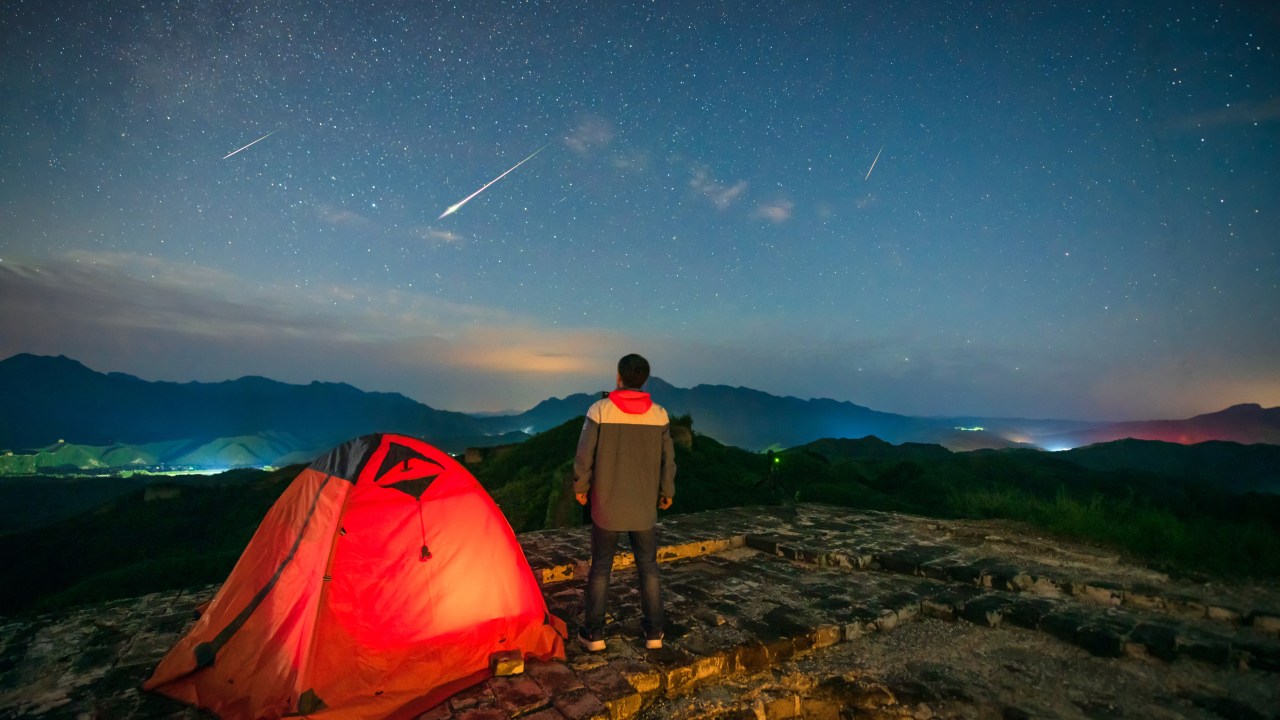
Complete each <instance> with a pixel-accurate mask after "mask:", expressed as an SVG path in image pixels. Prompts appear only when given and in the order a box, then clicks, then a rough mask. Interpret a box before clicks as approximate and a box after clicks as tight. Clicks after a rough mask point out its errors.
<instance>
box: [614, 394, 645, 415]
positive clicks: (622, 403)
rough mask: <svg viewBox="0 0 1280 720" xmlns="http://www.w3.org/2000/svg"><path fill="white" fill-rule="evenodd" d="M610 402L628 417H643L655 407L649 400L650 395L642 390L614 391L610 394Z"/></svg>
mask: <svg viewBox="0 0 1280 720" xmlns="http://www.w3.org/2000/svg"><path fill="white" fill-rule="evenodd" d="M609 400H611V401H612V402H613V404H614V405H617V406H618V409H619V410H621V411H622V412H624V413H627V414H628V415H643V414H645V413H647V412H649V408H651V407H653V400H651V399H649V393H647V392H643V391H641V390H614V391H613V392H611V393H609Z"/></svg>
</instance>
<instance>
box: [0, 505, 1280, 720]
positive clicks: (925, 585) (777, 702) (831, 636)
mask: <svg viewBox="0 0 1280 720" xmlns="http://www.w3.org/2000/svg"><path fill="white" fill-rule="evenodd" d="M1010 528H1011V526H1009V525H1007V524H1006V525H999V524H996V523H994V522H982V523H977V522H968V523H966V522H957V521H938V520H930V519H925V518H913V517H910V516H905V515H895V514H890V513H859V512H854V511H849V510H842V509H838V508H826V507H823V506H809V505H802V506H798V507H795V508H791V509H777V508H739V509H732V510H725V511H717V512H714V513H703V514H701V515H697V516H671V517H670V518H669V519H667V520H665V521H664V523H663V525H662V527H661V529H660V533H659V536H660V540H661V542H662V543H663V551H662V557H663V559H664V560H665V561H666V562H664V564H663V570H662V573H663V588H664V594H665V598H666V604H667V611H668V616H669V622H668V627H667V646H666V647H664V648H663V649H661V650H659V651H647V650H646V649H645V648H644V643H643V639H642V636H641V633H640V617H641V613H640V604H639V595H638V593H637V591H636V587H635V579H636V578H635V570H634V568H633V567H628V561H627V560H626V559H625V558H624V559H623V561H622V563H621V565H620V569H619V570H618V571H617V572H616V574H615V577H614V582H613V585H612V586H611V597H610V605H609V611H610V615H609V618H608V624H607V627H606V637H607V640H608V648H607V650H606V651H605V652H603V653H600V654H587V653H584V652H582V651H581V650H580V649H579V648H578V646H577V644H576V642H572V641H570V642H568V643H567V650H568V658H567V661H566V662H564V663H559V662H550V663H543V662H537V661H529V662H528V663H527V664H526V666H525V674H524V675H523V676H515V677H510V678H494V679H491V680H489V681H486V682H485V683H482V684H480V685H478V686H476V687H474V688H471V689H468V690H465V691H463V692H462V693H459V694H458V695H455V696H454V697H453V698H451V699H450V700H449V701H448V702H446V703H445V704H443V705H441V706H439V707H438V708H436V709H434V710H433V711H432V712H431V713H428V714H427V715H426V717H427V718H428V720H445V718H451V719H452V718H461V717H472V718H487V717H492V718H498V717H502V718H510V717H518V718H521V720H523V719H524V718H537V719H538V720H558V719H559V718H560V717H566V718H574V719H578V718H597V717H610V718H623V717H634V716H636V715H638V714H641V713H643V714H644V715H645V716H646V717H653V718H657V717H667V716H668V714H667V713H668V711H674V708H675V707H676V706H674V705H671V703H676V702H684V700H682V698H688V699H690V700H689V702H688V703H686V704H685V705H681V706H679V707H680V708H682V709H681V712H684V711H685V710H687V711H688V713H690V714H689V715H687V717H689V718H693V717H698V718H712V717H715V718H730V717H739V716H740V717H759V716H760V715H761V714H762V713H763V714H765V715H768V714H769V713H773V714H774V715H777V716H781V715H785V714H787V713H797V714H796V715H794V716H796V717H799V716H801V714H803V716H805V717H837V716H839V714H840V713H841V712H844V713H846V714H849V713H854V712H857V713H874V714H875V716H876V717H889V716H892V717H911V716H916V717H932V716H935V715H937V716H949V717H1000V716H1001V715H1002V713H1003V714H1005V715H1007V716H1009V717H1017V716H1019V715H1018V714H1019V713H1023V716H1026V717H1059V716H1060V717H1078V716H1080V713H1084V714H1085V715H1089V714H1091V713H1092V714H1104V715H1105V714H1108V713H1111V714H1119V713H1121V711H1123V712H1124V713H1127V715H1126V716H1128V717H1146V716H1148V715H1151V714H1149V713H1144V712H1141V709H1142V708H1143V707H1144V705H1143V703H1146V704H1147V706H1148V707H1150V708H1153V709H1156V710H1158V712H1155V713H1154V715H1151V716H1157V717H1158V716H1165V717H1181V716H1185V715H1186V712H1184V711H1185V710H1186V707H1190V706H1189V705H1187V703H1189V702H1191V701H1190V700H1187V698H1190V697H1195V698H1197V699H1198V700H1197V702H1199V703H1200V704H1199V705H1196V707H1204V708H1230V709H1232V710H1233V711H1239V712H1237V713H1236V716H1241V717H1244V716H1248V715H1247V712H1245V711H1255V710H1256V711H1258V712H1261V710H1260V708H1269V707H1276V706H1280V698H1278V697H1277V691H1275V690H1273V689H1272V688H1274V687H1275V686H1277V685H1280V683H1277V682H1276V673H1277V672H1280V668H1278V667H1277V664H1278V662H1280V661H1278V660H1277V646H1278V645H1280V637H1278V636H1280V620H1278V619H1277V618H1278V617H1280V613H1277V612H1276V611H1275V610H1274V608H1277V607H1280V591H1277V589H1276V588H1274V587H1268V586H1257V585H1255V586H1244V585H1239V584H1235V585H1225V584H1216V585H1210V584H1207V583H1206V584H1196V583H1194V582H1190V581H1178V580H1170V579H1169V578H1167V577H1164V576H1162V575H1160V574H1159V573H1155V572H1152V571H1149V570H1146V569H1144V568H1138V567H1134V566H1128V565H1125V564H1123V563H1121V562H1120V561H1119V560H1118V559H1117V558H1115V557H1114V556H1108V555H1102V554H1098V553H1096V552H1095V551H1093V550H1092V549H1090V548H1084V547H1078V546H1069V545H1066V544H1064V543H1063V542H1062V541H1060V540H1049V539H1046V540H1043V541H1040V540H1038V539H1036V538H1027V537H1019V536H1016V532H1014V531H1012V530H1011V529H1010ZM993 529H994V530H996V531H995V532H993ZM520 540H521V543H522V545H524V548H525V553H526V556H527V557H528V558H529V560H530V563H531V565H532V566H533V569H534V573H535V577H538V578H539V579H540V580H541V581H542V582H543V583H544V588H543V589H544V595H545V597H546V598H547V601H548V605H549V607H550V608H551V609H552V611H553V612H555V613H557V614H559V615H560V616H561V617H563V618H565V619H566V620H568V621H569V624H570V628H571V630H576V620H577V619H578V618H579V617H580V614H581V612H582V591H583V579H584V577H585V571H586V568H587V554H588V552H589V538H588V536H587V533H586V529H585V528H574V529H569V530H561V531H548V532H542V533H531V534H528V535H525V536H522V537H521V538H520ZM873 559H874V562H873ZM1078 578H1087V579H1086V580H1083V581H1082V580H1079V579H1078ZM213 590H214V589H213V588H208V589H206V590H203V591H201V592H199V593H190V594H188V593H157V594H153V595H150V596H146V597H144V598H137V599H134V600H131V601H124V602H116V603H110V604H106V605H101V606H96V607H92V608H83V609H80V610H74V611H70V612H67V613H62V614H59V615H53V616H44V617H40V618H23V619H9V620H3V621H0V720H7V718H18V717H23V718H26V717H31V718H49V719H52V718H63V717H66V718H73V717H86V718H87V717H92V716H95V715H96V716H98V717H104V718H109V717H130V718H134V717H136V718H141V719H143V720H150V719H153V718H190V719H191V720H194V719H195V718H203V717H204V715H203V714H202V713H200V712H199V711H198V710H195V709H192V708H188V707H186V706H184V705H181V704H178V703H175V702H173V701H170V700H167V699H165V698H162V697H158V696H155V695H152V694H147V693H141V692H139V691H138V690H137V686H138V684H139V683H140V682H141V681H142V680H143V679H145V677H146V675H147V674H148V673H149V671H150V668H151V667H153V666H154V663H155V662H156V661H157V660H158V659H159V657H160V656H162V655H163V654H164V653H165V652H166V651H167V650H168V648H169V647H171V646H172V645H173V643H174V642H176V641H177V639H178V638H179V637H180V636H181V634H182V633H183V632H184V631H185V629H186V627H187V626H188V625H189V624H190V622H191V619H192V612H191V611H192V609H193V608H194V607H196V606H197V605H198V604H200V603H202V602H204V601H207V600H208V599H209V597H211V595H212V592H213ZM1118 605H1119V606H1120V607H1117V606H1118ZM958 617H964V618H966V619H968V620H970V622H965V623H941V622H939V621H938V619H939V618H940V619H948V620H953V619H956V618H958ZM974 622H976V623H978V624H980V625H982V626H984V627H987V628H992V627H994V628H995V629H983V630H980V629H978V628H976V627H975V625H974V624H972V623H974ZM925 629H928V632H927V633H923V634H922V631H923V630H925ZM969 633H977V634H969ZM950 635H955V636H957V637H963V638H964V640H963V642H962V645H963V648H964V650H965V652H964V653H963V654H956V655H955V657H954V658H953V659H952V660H947V659H946V658H948V657H950V656H951V655H952V645H953V644H954V643H955V641H953V640H950V639H947V640H943V639H940V638H942V637H943V636H948V637H949V636H950ZM899 638H901V639H899ZM886 643H887V645H886ZM899 645H901V647H898V646H899ZM1022 645H1036V646H1037V650H1036V652H1035V653H1032V654H1030V655H1025V656H1024V655H1020V654H1019V653H1020V652H1021V650H1014V649H1011V648H1017V647H1021V646H1022ZM895 647H897V648H898V649H897V650H895V651H894V652H889V653H888V655H885V652H886V650H885V648H890V649H893V648H895ZM874 648H880V649H878V650H877V649H874ZM895 652H897V653H899V654H905V655H911V654H912V653H914V654H915V657H914V659H913V660H911V661H910V662H907V663H906V664H903V665H901V666H900V667H897V668H896V669H894V670H893V672H892V673H889V674H884V673H880V670H881V669H882V667H881V665H882V664H883V663H884V662H886V661H885V659H884V658H886V657H893V656H895ZM1073 653H1074V654H1073ZM939 656H941V657H939ZM1040 656H1045V657H1053V658H1056V660H1054V662H1056V663H1058V666H1055V667H1047V666H1045V667H1042V665H1043V663H1041V661H1040V660H1039V659H1037V658H1038V657H1040ZM1134 657H1137V658H1142V659H1143V661H1142V662H1135V661H1134V660H1130V659H1126V658H1134ZM832 662H834V663H837V667H832V668H829V669H828V670H826V671H824V672H823V673H818V674H811V673H808V672H807V671H805V672H801V671H800V670H792V669H788V668H807V667H811V666H814V665H815V664H816V665H817V666H823V664H824V663H832ZM949 663H950V664H949ZM1098 663H1112V664H1119V665H1105V666H1104V665H1099V664H1098ZM987 666H990V668H992V669H991V670H990V671H989V674H988V675H983V676H981V677H977V676H974V675H973V668H975V667H987ZM885 667H887V666H885ZM1121 667H1123V668H1128V669H1127V670H1124V671H1123V672H1118V670H1117V668H1121ZM852 668H857V669H858V672H856V673H851V669H852ZM984 672H986V671H984ZM1160 672H1168V673H1172V676H1173V677H1176V678H1185V679H1186V681H1185V684H1184V686H1185V687H1186V688H1197V689H1196V690H1195V691H1194V693H1191V691H1190V690H1188V691H1187V692H1188V693H1191V694H1185V693H1184V694H1183V695H1177V693H1175V692H1173V691H1170V690H1167V689H1166V690H1160V691H1157V690H1156V684H1151V685H1150V686H1143V687H1149V689H1148V690H1143V691H1142V692H1146V693H1148V694H1146V695H1142V694H1141V692H1139V693H1137V694H1134V693H1132V692H1131V693H1129V694H1128V695H1126V694H1125V693H1126V692H1127V691H1126V690H1125V689H1123V688H1121V686H1117V685H1115V683H1116V682H1117V681H1116V677H1117V676H1118V675H1119V676H1123V675H1125V673H1129V674H1133V673H1137V674H1139V675H1141V674H1142V673H1152V674H1155V673H1160ZM760 673H764V675H760ZM877 673H879V674H877ZM753 677H754V678H757V680H758V682H756V684H754V685H752V684H750V683H747V681H746V680H745V678H753ZM802 677H803V678H808V680H807V681H805V682H799V681H797V678H802ZM833 678H836V679H834V680H833ZM1064 678H1069V679H1070V683H1068V685H1074V684H1077V683H1084V684H1087V685H1089V686H1090V688H1091V690H1090V692H1089V693H1084V694H1079V695H1071V696H1070V697H1066V696H1064V697H1062V698H1059V699H1060V700H1062V702H1063V703H1065V704H1063V705H1062V706H1061V707H1064V708H1069V709H1070V711H1071V712H1074V713H1076V714H1075V715H1072V714H1071V712H1064V713H1063V714H1061V715H1058V714H1055V713H1057V710H1056V709H1055V706H1053V705H1052V704H1046V703H1047V701H1044V702H1040V701H1033V700H1026V699H1025V697H1024V696H1027V695H1028V694H1029V695H1030V696H1032V697H1034V696H1035V695H1036V693H1037V692H1040V691H1041V690H1043V689H1044V688H1045V687H1052V686H1054V685H1055V684H1062V683H1061V680H1062V679H1064ZM1206 678H1208V679H1206ZM740 682H741V683H746V684H740ZM1206 688H1210V689H1208V690H1206ZM1171 693H1172V694H1171ZM1269 693H1270V694H1269ZM1228 697H1231V698H1241V699H1239V700H1231V702H1236V703H1238V707H1237V706H1233V705H1230V704H1229V703H1226V701H1224V700H1223V699H1224V698H1228ZM1169 698H1173V699H1172V700H1170V699H1169ZM1177 702H1180V703H1183V706H1178V707H1174V706H1173V705H1169V706H1168V707H1166V705H1168V704H1169V703H1177ZM706 703H711V704H710V705H707V704H706ZM1179 707H1181V710H1179V709H1178V708H1179ZM646 708H648V709H646ZM1242 708H1243V710H1242ZM832 713H835V714H832ZM1259 716H1260V717H1265V716H1266V715H1265V714H1263V715H1259ZM673 717H675V716H673Z"/></svg>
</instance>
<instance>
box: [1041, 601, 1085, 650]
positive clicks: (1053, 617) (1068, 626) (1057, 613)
mask: <svg viewBox="0 0 1280 720" xmlns="http://www.w3.org/2000/svg"><path fill="white" fill-rule="evenodd" d="M1087 619H1088V618H1087V616H1086V615H1085V614H1084V613H1082V612H1080V611H1079V610H1074V609H1071V608H1058V609H1056V610H1053V611H1052V612H1050V613H1049V614H1048V615H1045V616H1044V617H1043V618H1041V620H1040V631H1041V632H1044V633H1048V634H1049V635H1052V636H1053V637H1055V638H1057V639H1059V640H1061V641H1063V642H1067V643H1071V644H1073V645H1074V644H1075V642H1076V631H1078V630H1079V629H1080V627H1081V626H1083V625H1084V624H1085V622H1086V620H1087Z"/></svg>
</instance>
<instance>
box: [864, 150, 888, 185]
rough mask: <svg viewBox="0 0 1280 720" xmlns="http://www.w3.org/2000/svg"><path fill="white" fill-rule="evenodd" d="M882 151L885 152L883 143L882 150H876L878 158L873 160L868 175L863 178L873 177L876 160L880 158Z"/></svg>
mask: <svg viewBox="0 0 1280 720" xmlns="http://www.w3.org/2000/svg"><path fill="white" fill-rule="evenodd" d="M882 152H884V146H883V145H881V146H880V150H879V151H877V152H876V159H875V160H872V161H871V167H870V168H868V169H867V177H864V178H862V179H863V180H866V179H867V178H869V177H871V171H872V170H875V169H876V160H879V159H880V153H882Z"/></svg>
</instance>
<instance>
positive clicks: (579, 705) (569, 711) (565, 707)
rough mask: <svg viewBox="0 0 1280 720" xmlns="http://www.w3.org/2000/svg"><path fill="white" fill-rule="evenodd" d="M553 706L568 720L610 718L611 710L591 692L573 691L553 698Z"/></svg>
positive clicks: (583, 690)
mask: <svg viewBox="0 0 1280 720" xmlns="http://www.w3.org/2000/svg"><path fill="white" fill-rule="evenodd" d="M551 704H552V706H554V707H555V709H556V710H559V711H560V713H561V714H562V715H564V716H565V717H566V718H568V720H604V719H605V718H609V717H610V714H609V709H608V708H606V707H605V706H604V703H602V702H600V698H598V697H596V696H595V695H593V694H591V692H590V691H588V690H585V689H582V690H572V691H570V692H567V693H564V694H561V695H556V696H554V697H552V698H551Z"/></svg>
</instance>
